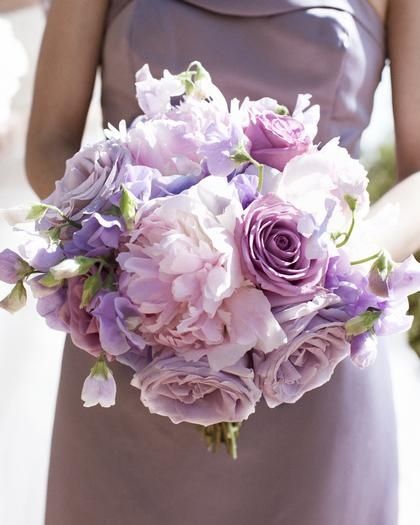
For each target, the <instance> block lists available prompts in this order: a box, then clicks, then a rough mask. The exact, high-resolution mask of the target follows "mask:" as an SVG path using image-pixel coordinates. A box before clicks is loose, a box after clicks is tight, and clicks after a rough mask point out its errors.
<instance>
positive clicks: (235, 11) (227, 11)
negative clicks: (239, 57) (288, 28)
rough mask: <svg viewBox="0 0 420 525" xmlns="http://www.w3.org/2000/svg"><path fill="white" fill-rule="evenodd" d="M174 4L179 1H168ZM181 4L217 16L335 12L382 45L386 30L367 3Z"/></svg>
mask: <svg viewBox="0 0 420 525" xmlns="http://www.w3.org/2000/svg"><path fill="white" fill-rule="evenodd" d="M171 1H177V2H179V1H180V0H171ZM181 1H182V2H183V3H186V4H190V5H192V6H195V7H198V8H202V9H206V10H207V11H211V12H213V13H216V14H223V15H227V16H240V17H264V16H273V15H280V14H284V13H288V12H291V11H300V10H307V9H313V8H317V7H321V8H330V9H338V10H340V11H345V12H348V13H350V14H351V15H353V16H354V17H355V18H356V19H357V20H358V22H360V23H361V25H363V26H364V27H365V28H366V29H367V30H368V32H369V33H371V34H372V36H373V37H374V38H375V40H378V41H379V42H380V43H383V40H384V32H385V26H384V22H383V20H382V18H381V17H380V15H379V13H378V12H377V11H376V9H375V8H374V7H373V5H372V4H371V3H370V2H369V0H311V1H309V0H258V1H257V0H228V1H227V0H181Z"/></svg>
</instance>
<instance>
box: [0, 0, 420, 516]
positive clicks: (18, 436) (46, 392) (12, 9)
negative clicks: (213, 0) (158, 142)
mask: <svg viewBox="0 0 420 525" xmlns="http://www.w3.org/2000/svg"><path fill="white" fill-rule="evenodd" d="M39 4H40V2H39V1H38V2H37V1H36V0H0V71H1V73H0V208H4V207H9V206H13V205H16V204H21V203H24V202H31V201H34V200H35V199H36V197H35V195H34V194H33V192H32V190H31V189H30V188H29V185H28V183H27V182H26V179H25V173H24V146H25V134H26V127H27V120H28V114H29V108H30V103H31V93H32V87H33V81H34V73H35V66H36V59H37V54H38V51H39V46H40V42H41V38H42V32H43V28H44V24H45V16H44V13H43V10H42V8H41V7H40V5H39ZM97 84H98V83H97ZM100 136H101V118H100V106H99V89H98V85H97V86H96V89H95V94H94V97H93V101H92V106H91V109H90V112H89V117H88V123H87V129H86V134H85V138H84V141H85V142H92V141H95V140H96V139H98V138H100ZM363 161H364V163H365V165H366V166H367V167H368V168H369V170H370V177H371V181H372V182H371V196H372V199H377V198H378V197H379V196H380V195H381V194H382V193H383V192H384V191H386V190H387V189H388V187H390V186H391V185H392V184H393V182H394V173H395V169H394V168H395V158H394V149H393V124H392V107H391V96H390V76H389V70H388V68H385V70H384V73H383V79H382V82H381V84H380V86H379V88H378V91H377V94H376V99H375V110H374V115H373V118H372V122H371V125H370V126H369V128H368V129H367V130H366V132H365V134H364V137H363ZM14 244H15V239H14V237H13V235H12V232H11V230H10V228H9V227H8V226H7V225H6V224H4V223H0V250H2V249H4V248H5V247H13V245H14ZM8 288H9V286H7V285H3V283H0V297H2V296H4V295H6V293H7V291H8ZM411 308H412V311H413V313H416V321H415V323H414V328H413V330H412V331H411V333H410V335H409V337H410V344H409V342H408V340H407V337H406V336H397V337H394V338H389V339H388V340H387V341H386V344H385V345H382V348H381V351H387V352H389V355H390V359H391V366H392V374H393V381H394V397H395V406H396V412H397V421H398V440H399V455H400V518H399V524H398V525H418V524H419V523H420V507H419V505H418V495H419V493H420V447H419V443H420V409H419V403H420V359H419V357H418V355H417V354H416V353H415V351H414V349H417V351H418V353H419V355H420V300H418V299H417V300H413V301H412V306H411ZM63 341H64V336H63V334H60V333H58V332H53V331H52V330H50V329H48V328H47V326H46V325H45V324H44V321H43V320H42V319H41V318H39V317H38V316H37V314H36V311H35V308H34V302H33V301H31V300H30V301H29V305H28V307H27V308H26V309H24V310H23V311H21V312H19V313H18V314H16V315H14V316H11V315H10V314H7V313H6V312H4V311H2V310H0V371H1V374H0V524H1V525H42V524H43V513H44V505H45V494H46V481H47V472H48V456H49V446H50V439H51V431H52V424H53V416H54V404H55V396H56V392H57V386H58V380H59V371H60V363H61V352H62V345H63ZM384 346H386V348H384ZM413 348H414V349H413ZM75 439H77V436H75ZM337 525H339V524H337Z"/></svg>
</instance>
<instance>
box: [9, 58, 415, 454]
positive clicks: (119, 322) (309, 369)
mask: <svg viewBox="0 0 420 525" xmlns="http://www.w3.org/2000/svg"><path fill="white" fill-rule="evenodd" d="M136 90H137V91H136V92H137V98H138V102H139V105H140V108H141V110H142V112H143V113H142V115H141V116H139V117H138V118H136V119H135V120H134V122H133V123H132V124H131V126H130V127H129V128H128V129H127V127H126V125H125V124H124V122H121V123H120V126H119V129H116V128H114V127H109V129H107V130H106V131H105V137H106V138H105V139H104V140H103V141H101V142H99V143H97V144H94V145H91V146H87V147H85V148H83V149H82V150H81V151H79V152H78V153H77V154H76V155H75V156H74V157H73V158H71V159H70V160H69V161H68V162H67V166H66V170H65V174H64V177H63V178H62V179H61V180H60V181H58V182H57V183H56V188H55V191H54V192H53V193H52V194H51V195H50V196H49V197H48V198H47V199H46V200H44V201H43V202H41V203H37V204H32V205H30V206H27V207H19V208H12V209H9V210H3V212H2V213H3V215H4V216H5V217H6V219H8V220H9V222H11V223H12V224H14V225H18V226H15V227H16V228H18V229H20V230H22V229H23V230H24V231H25V232H26V233H25V235H26V237H25V240H24V242H23V243H22V244H21V245H20V247H19V249H18V253H15V252H14V251H11V250H9V249H6V250H4V251H3V252H1V254H0V279H1V280H3V281H5V282H7V283H10V284H13V285H14V287H13V289H12V290H11V292H10V294H9V295H8V296H7V297H6V298H4V299H3V300H2V301H1V303H0V304H1V306H2V307H3V308H5V309H7V310H9V311H11V312H15V311H17V310H18V309H19V308H21V307H22V306H24V304H25V301H26V285H29V287H30V288H31V290H32V293H33V294H34V296H35V297H36V298H37V301H38V302H37V310H38V312H39V314H40V315H41V316H43V317H44V318H45V320H46V322H47V323H48V325H49V326H50V327H51V328H54V329H56V330H63V331H65V332H68V333H69V334H70V336H71V338H72V340H73V342H74V344H75V345H76V346H78V347H79V348H81V349H82V350H85V351H86V352H89V353H90V354H91V355H92V357H93V359H95V362H94V363H93V366H92V369H91V371H90V374H89V376H88V377H87V379H86V380H85V383H84V386H83V390H82V400H83V401H84V405H85V406H92V405H96V404H98V403H99V404H100V405H102V406H104V407H109V406H111V405H114V403H115V397H116V384H115V380H114V378H113V374H112V371H111V369H112V366H113V365H114V364H115V361H117V362H119V363H121V364H122V365H125V366H129V367H131V368H132V369H133V379H132V382H131V384H132V385H133V386H134V387H136V388H138V389H139V390H140V399H141V401H142V403H143V404H144V405H145V406H146V407H148V409H149V410H150V412H152V413H156V414H160V415H162V416H166V417H169V418H170V420H171V421H172V422H173V423H180V422H189V423H193V424H196V425H198V426H199V428H200V429H201V430H202V432H203V434H204V437H205V439H206V442H207V445H208V447H209V448H210V449H212V450H215V449H216V448H217V447H218V445H219V444H220V443H224V444H225V445H226V447H227V449H228V451H229V453H230V454H231V456H232V457H236V454H237V448H236V447H237V443H236V442H237V436H238V432H239V428H240V425H241V423H242V422H243V421H245V420H246V419H247V418H248V417H249V416H250V415H251V414H252V413H253V412H254V411H255V408H256V405H257V403H258V401H259V400H260V399H261V398H262V397H263V398H264V399H265V401H266V403H267V404H268V406H269V407H272V408H274V407H277V406H278V405H281V404H282V403H295V402H296V401H298V400H299V399H300V398H301V397H302V396H303V395H304V394H305V393H306V392H308V391H310V390H312V389H314V388H317V387H320V386H321V385H323V384H324V383H326V382H327V381H329V379H330V378H331V376H332V374H333V372H334V369H335V367H336V366H337V365H338V364H339V363H340V362H341V361H343V360H344V359H351V360H352V362H353V363H354V364H355V365H356V366H359V367H366V366H368V365H371V364H372V363H373V361H374V359H375V355H376V352H377V337H378V336H382V335H386V334H391V333H396V332H400V331H405V330H407V329H408V328H409V326H410V324H411V322H412V320H411V318H410V317H409V316H407V315H406V312H407V307H408V301H407V296H408V295H409V294H411V293H413V292H415V291H417V290H419V289H420V265H419V264H418V263H417V262H416V261H415V260H414V258H412V257H410V258H409V259H407V260H406V261H404V262H403V263H400V264H396V263H395V262H393V261H392V260H391V258H390V257H389V255H388V254H387V253H386V252H385V251H384V250H383V249H381V247H380V246H377V245H376V243H375V240H374V235H372V227H371V222H370V221H368V220H366V216H367V213H368V211H369V199H368V194H367V191H366V187H367V177H366V172H365V170H364V168H363V167H362V165H361V164H360V163H359V162H358V161H356V160H354V159H352V158H351V157H350V156H349V154H348V152H347V151H346V150H345V149H343V148H341V147H340V146H339V142H338V139H335V140H332V141H331V142H329V143H327V144H325V145H323V146H322V147H320V146H319V145H316V144H314V139H315V136H316V134H317V124H318V120H319V108H318V107H317V106H312V107H311V106H310V96H309V95H299V96H298V98H297V104H296V107H295V109H294V111H293V113H292V114H289V112H288V110H287V109H286V108H285V107H284V106H281V105H280V104H279V103H278V102H277V101H276V100H274V99H271V98H262V99H260V100H257V101H251V100H249V99H245V100H244V101H243V102H242V103H240V102H239V101H238V100H232V101H231V102H230V104H228V103H227V102H226V100H225V98H224V97H223V95H222V93H221V92H220V91H219V90H218V89H217V87H216V86H215V85H214V84H213V83H212V81H211V78H210V76H209V74H208V72H207V71H206V70H205V69H204V68H203V67H202V65H201V64H200V63H198V62H194V63H193V64H191V65H190V66H189V68H188V69H187V70H186V71H185V72H183V73H181V74H178V75H172V74H171V73H169V72H168V71H164V73H163V76H162V78H159V79H157V78H154V77H153V76H152V75H151V73H150V70H149V67H148V66H147V65H146V66H144V67H143V68H142V69H140V70H139V71H138V73H137V75H136ZM25 223H26V224H25ZM116 366H118V365H116Z"/></svg>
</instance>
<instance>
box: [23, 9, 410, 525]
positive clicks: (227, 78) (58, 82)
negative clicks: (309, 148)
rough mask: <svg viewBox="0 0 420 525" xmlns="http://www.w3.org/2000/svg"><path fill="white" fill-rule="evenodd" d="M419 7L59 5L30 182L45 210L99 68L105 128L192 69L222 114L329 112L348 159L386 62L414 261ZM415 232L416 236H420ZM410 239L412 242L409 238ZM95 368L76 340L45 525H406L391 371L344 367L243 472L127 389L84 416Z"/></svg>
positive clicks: (242, 459)
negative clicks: (306, 96)
mask: <svg viewBox="0 0 420 525" xmlns="http://www.w3.org/2000/svg"><path fill="white" fill-rule="evenodd" d="M418 27H420V6H419V5H418V2H417V1H416V0H398V2H397V0H388V2H387V1H386V0H371V1H368V0H323V1H319V0H318V1H315V0H313V1H310V2H308V1H307V0H263V1H260V2H252V1H248V0H231V1H222V0H154V1H153V2H147V1H146V0H112V1H109V2H106V1H105V0H89V1H87V0H73V1H72V2H67V1H66V0H54V1H53V3H52V6H51V10H50V13H49V17H48V23H47V28H46V32H45V37H44V42H43V46H42V50H41V56H40V60H39V65H38V75H37V82H36V88H35V96H34V102H33V110H32V116H31V123H30V129H29V135H28V149H27V168H28V177H29V180H30V182H31V184H32V185H33V187H34V189H35V190H36V191H37V192H38V193H39V195H40V196H42V197H45V196H46V195H48V194H49V193H50V192H51V191H52V189H53V186H54V181H55V180H56V179H58V178H59V177H61V175H62V173H63V169H64V162H65V160H66V159H68V158H69V157H71V156H72V155H73V154H74V153H75V152H76V151H77V150H78V149H79V147H80V141H81V137H82V133H83V128H84V124H85V119H86V113H87V109H88V106H89V102H90V98H91V94H92V89H93V84H94V79H95V74H96V70H97V67H98V65H100V66H101V74H102V108H103V115H104V123H105V124H107V123H108V122H110V123H112V124H113V125H118V122H119V120H120V119H123V118H124V119H126V120H127V122H128V123H129V122H130V121H131V120H132V119H133V118H134V117H135V116H136V115H137V114H138V111H139V110H138V105H137V102H136V98H135V91H134V87H133V78H134V74H135V72H136V71H137V70H138V69H139V68H140V67H141V66H142V65H143V64H144V63H145V62H148V63H149V64H150V65H151V68H152V71H154V72H156V73H157V72H160V71H161V70H162V69H164V68H168V69H170V70H171V71H182V70H184V69H185V68H186V66H187V65H188V64H189V63H190V62H191V61H193V60H195V59H198V60H200V61H201V62H202V63H203V64H204V65H205V67H206V68H207V69H208V70H209V71H210V72H212V74H213V77H214V80H215V83H216V84H217V85H218V86H219V87H220V88H221V89H222V91H223V92H224V94H225V95H226V96H227V98H232V97H238V98H240V99H241V98H243V97H245V96H247V95H248V96H250V98H251V99H257V98H259V97H261V96H266V95H267V96H272V97H274V98H276V99H278V100H279V101H281V102H282V103H284V104H285V105H286V106H288V107H293V105H294V102H295V99H296V95H297V94H298V93H306V92H307V93H312V94H313V101H314V102H315V103H318V104H320V106H321V127H320V129H319V134H318V136H317V140H318V141H319V142H322V143H325V142H327V141H328V140H329V139H331V138H333V137H335V136H340V137H341V143H342V145H343V146H345V147H347V148H348V149H349V151H350V152H351V154H352V155H353V156H357V155H358V153H359V141H360V136H361V133H362V131H363V129H364V128H365V127H366V126H367V124H368V122H369V119H370V114H371V109H372V102H373V95H374V91H375V88H376V86H377V84H378V82H379V79H380V74H381V71H382V67H383V65H384V61H385V58H386V57H387V56H389V57H390V58H391V62H392V75H393V90H394V93H393V96H394V109H395V122H396V132H397V153H398V170H399V175H400V178H401V179H405V180H404V182H402V183H401V184H400V185H399V186H398V187H397V188H396V189H395V190H393V192H391V194H390V195H388V196H387V197H386V198H385V200H393V199H394V198H397V199H398V200H399V201H400V202H401V203H402V204H403V215H402V219H401V224H402V230H401V235H399V236H398V239H387V238H386V232H378V236H383V238H384V242H385V244H386V245H387V246H389V248H390V249H391V250H392V252H393V253H394V255H395V256H398V257H403V256H406V255H407V254H408V253H410V252H411V251H413V250H414V249H416V248H417V238H418V237H419V234H420V232H419V228H418V224H416V220H415V209H416V205H415V203H414V198H413V195H416V194H417V195H418V189H419V186H420V183H419V177H420V176H419V174H416V172H418V170H419V169H420V153H419V148H418V144H420V126H418V120H419V116H420V98H419V96H418V91H419V90H418V83H419V78H418V65H419V63H420V52H419V51H418V50H419V49H420V37H419V36H418V31H417V29H418ZM417 223H418V221H417ZM416 226H417V227H416ZM88 366H89V358H88V356H87V355H86V354H85V353H84V352H81V351H78V350H77V349H76V348H75V346H74V345H73V343H72V342H71V341H70V340H69V339H68V340H67V343H66V349H65V352H64V361H63V368H62V377H61V384H60V390H59V396H58V403H57V413H56V420H55V428H54V436H53V445H52V453H51V465H50V478H49V489H48V501H47V516H46V523H47V524H48V525H50V524H51V525H55V524H58V523H59V524H60V525H67V524H68V525H70V524H71V525H73V524H74V523H80V524H85V523H86V524H88V523H89V524H116V523H121V524H124V525H131V524H133V525H134V524H138V523H147V524H150V525H162V524H165V523H168V522H171V523H173V524H183V525H185V524H188V525H189V524H191V525H193V524H194V525H195V524H200V525H207V524H210V523H219V524H221V525H222V524H227V523H231V522H235V523H240V524H244V525H245V524H251V523H261V524H264V525H271V524H273V525H274V524H276V525H277V524H283V523H284V524H288V525H306V524H311V525H318V524H319V525H337V524H340V525H350V524H351V525H353V524H354V523H357V524H358V525H394V524H396V523H397V478H398V474H397V462H396V443H395V433H396V431H395V421H394V414H393V407H392V393H391V385H390V379H389V370H388V362H387V359H386V355H384V354H383V353H381V352H379V355H378V362H377V364H376V365H375V366H374V367H372V368H371V369H369V370H366V371H360V370H358V369H357V368H355V367H353V366H352V365H351V364H349V363H348V362H344V363H342V364H341V365H339V366H338V368H337V370H336V372H335V374H334V376H333V378H332V380H331V381H330V382H329V383H328V384H327V385H325V386H324V387H322V388H321V389H317V390H313V391H311V392H309V393H308V394H306V395H305V396H304V397H303V399H302V400H300V401H299V402H298V403H297V404H295V405H282V406H280V407H278V408H276V409H274V410H270V409H268V408H267V407H266V406H264V405H263V404H262V403H261V404H260V406H259V408H258V410H257V411H256V414H255V415H254V416H253V417H251V418H250V419H249V421H248V422H247V424H246V425H245V426H244V428H243V431H242V434H241V444H240V447H241V448H240V455H239V459H238V460H237V462H235V463H233V464H232V463H231V461H230V460H229V459H228V458H227V457H226V456H224V455H223V454H216V455H210V454H208V453H207V452H206V450H205V449H204V448H203V447H202V443H201V442H200V440H199V439H197V432H196V431H195V429H194V428H193V427H192V425H186V424H180V425H172V424H171V423H170V422H169V421H168V420H166V419H165V418H161V417H159V416H156V415H151V414H150V413H148V411H147V410H146V409H145V408H144V407H143V406H142V405H141V404H140V402H139V399H138V392H137V391H136V390H135V389H132V388H131V389H130V387H128V386H127V387H124V385H128V383H129V379H128V380H127V375H129V372H128V370H127V369H125V368H124V369H123V368H122V367H121V368H119V367H118V366H116V367H114V372H115V375H116V376H117V378H118V377H120V378H121V379H125V380H121V381H119V383H120V384H121V385H122V386H121V387H120V390H119V399H118V405H117V407H114V408H112V410H110V411H104V410H101V409H99V408H94V409H90V410H87V409H84V408H83V407H82V406H81V404H80V401H79V392H80V386H81V382H82V380H83V378H84V374H85V370H86V368H87V367H88Z"/></svg>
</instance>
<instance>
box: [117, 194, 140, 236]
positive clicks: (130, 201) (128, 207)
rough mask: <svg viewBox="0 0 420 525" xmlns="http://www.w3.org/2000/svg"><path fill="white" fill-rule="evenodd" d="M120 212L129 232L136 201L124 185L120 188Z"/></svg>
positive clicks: (133, 219) (135, 211) (132, 225)
mask: <svg viewBox="0 0 420 525" xmlns="http://www.w3.org/2000/svg"><path fill="white" fill-rule="evenodd" d="M120 210H121V214H122V216H123V218H124V221H125V224H126V226H127V228H128V229H129V230H131V229H132V228H134V222H135V217H136V213H137V199H136V197H135V196H134V195H133V194H132V193H131V191H129V190H128V189H127V188H126V187H125V186H124V184H123V185H122V187H121V199H120Z"/></svg>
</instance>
